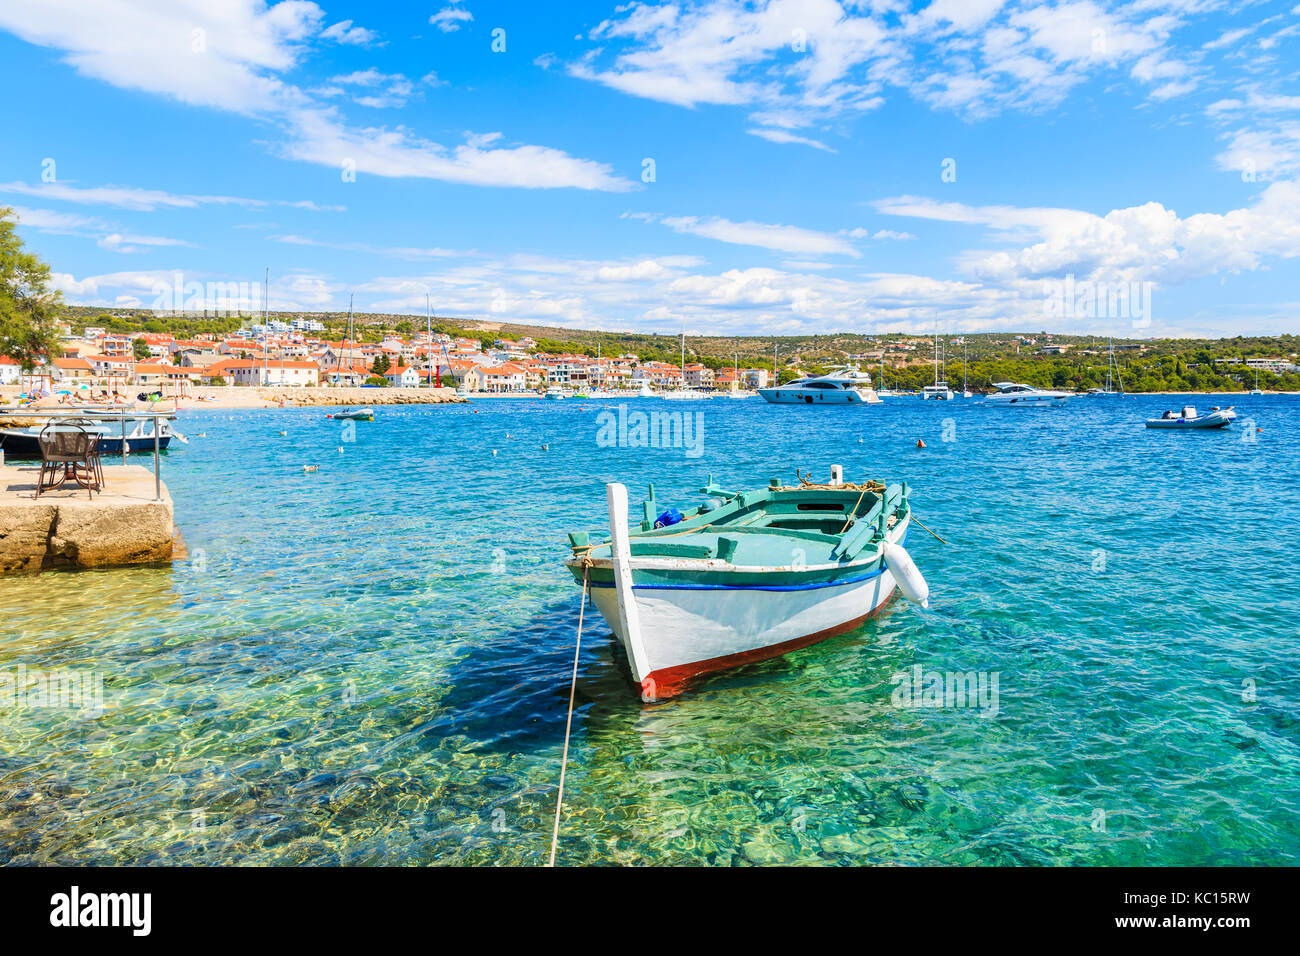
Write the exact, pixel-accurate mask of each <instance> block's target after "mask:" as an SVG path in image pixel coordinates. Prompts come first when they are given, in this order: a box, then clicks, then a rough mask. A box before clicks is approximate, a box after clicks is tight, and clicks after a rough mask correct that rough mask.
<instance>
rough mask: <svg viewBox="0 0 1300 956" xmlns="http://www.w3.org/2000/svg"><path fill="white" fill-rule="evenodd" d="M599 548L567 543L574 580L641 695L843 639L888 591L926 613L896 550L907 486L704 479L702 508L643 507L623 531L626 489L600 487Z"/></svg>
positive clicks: (906, 520)
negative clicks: (619, 649)
mask: <svg viewBox="0 0 1300 956" xmlns="http://www.w3.org/2000/svg"><path fill="white" fill-rule="evenodd" d="M605 491H606V499H607V502H608V506H609V525H610V540H609V541H607V542H606V541H602V542H595V541H593V535H591V534H588V533H586V532H579V533H576V534H570V535H569V543H570V546H571V547H572V549H573V556H572V557H571V558H570V559H569V560H567V561H566V562H565V564H566V565H567V567H568V568H569V570H570V572H571V573H572V574H573V577H574V579H575V580H576V581H577V582H578V583H579V584H583V583H585V584H586V585H587V586H588V587H589V588H590V593H591V600H592V603H594V604H595V606H596V609H597V610H598V611H599V612H600V614H601V616H602V617H603V618H604V619H605V621H606V623H607V624H608V625H609V626H610V628H611V629H612V630H613V632H614V634H615V636H616V637H617V638H618V639H619V641H620V642H621V643H622V644H623V647H624V650H625V651H626V652H627V658H628V661H629V663H630V664H631V668H632V674H633V677H634V678H635V679H636V681H637V682H638V683H639V684H640V685H641V696H642V699H643V700H658V699H663V698H666V697H672V696H675V695H676V694H679V693H681V692H682V690H684V689H685V685H686V683H687V682H688V681H689V680H690V679H691V678H693V677H695V676H697V675H699V674H705V673H709V672H713V671H720V670H725V669H727V668H731V667H737V666H740V665H742V664H748V663H751V662H753V661H760V660H765V659H767V658H771V657H777V656H780V655H782V654H785V653H788V652H789V651H793V650H796V649H798V648H801V647H807V646H808V645H810V644H815V643H816V642H818V641H821V640H825V639H826V638H828V637H833V636H834V635H836V634H842V633H844V632H846V631H850V630H852V629H853V628H855V627H857V626H858V625H860V624H862V622H864V621H865V620H866V619H867V618H868V617H869V616H870V615H872V614H873V613H875V612H876V611H879V610H880V609H881V608H882V607H884V605H885V603H886V602H887V601H888V600H889V599H890V597H891V596H892V595H893V593H894V589H895V587H898V588H899V589H900V590H902V591H903V593H904V594H905V595H906V596H907V597H908V598H909V599H910V600H912V601H915V602H916V603H918V604H920V605H921V606H922V607H926V606H928V595H929V589H928V587H927V585H926V583H925V579H924V578H923V577H922V576H921V573H920V572H919V571H918V570H917V569H916V565H915V564H914V563H913V562H912V560H911V558H910V557H909V556H908V554H907V552H906V551H905V550H904V549H903V544H904V542H905V541H906V540H907V533H908V526H909V524H910V522H911V508H910V505H909V504H908V491H909V489H908V486H907V485H906V484H895V485H889V486H888V487H886V486H885V485H884V484H882V483H880V482H875V481H869V482H866V483H865V484H846V483H844V482H843V480H842V478H841V472H840V469H839V467H838V466H836V467H835V468H834V469H832V478H831V481H830V482H829V483H827V484H813V483H811V482H809V481H807V480H805V479H803V478H802V477H801V478H800V483H799V484H798V485H795V486H785V485H783V484H782V483H781V482H780V481H779V480H778V479H775V478H773V479H772V480H771V483H770V485H769V486H768V487H767V488H762V489H759V490H756V491H746V492H734V491H726V490H724V489H722V488H719V487H718V486H716V485H715V484H714V483H713V480H712V478H710V479H709V481H708V483H707V484H706V485H705V486H704V487H703V488H701V489H700V491H701V493H702V494H705V495H707V496H709V500H708V501H706V502H705V503H704V504H702V505H700V506H698V507H693V508H687V509H686V510H678V509H677V508H672V507H665V506H664V504H663V503H661V502H656V501H655V500H654V487H653V486H651V488H650V498H649V500H648V501H646V502H645V503H644V504H643V505H642V516H641V522H640V526H639V527H637V528H633V529H631V530H629V528H628V513H627V489H626V488H625V487H624V486H623V485H621V484H609V485H606V486H605Z"/></svg>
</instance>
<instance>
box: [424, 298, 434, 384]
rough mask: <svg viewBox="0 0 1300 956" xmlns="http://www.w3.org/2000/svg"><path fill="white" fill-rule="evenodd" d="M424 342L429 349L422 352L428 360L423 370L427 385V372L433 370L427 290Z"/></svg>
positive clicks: (431, 330) (431, 316)
mask: <svg viewBox="0 0 1300 956" xmlns="http://www.w3.org/2000/svg"><path fill="white" fill-rule="evenodd" d="M424 344H425V346H426V347H427V348H428V350H429V351H427V352H425V353H424V354H425V355H426V356H428V361H427V362H426V363H425V365H427V366H428V367H427V368H426V369H425V370H424V371H425V376H424V382H425V384H426V385H428V384H430V382H429V375H428V373H429V372H432V371H433V313H432V312H431V311H429V293H427V292H426V293H425V294H424Z"/></svg>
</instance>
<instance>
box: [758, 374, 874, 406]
mask: <svg viewBox="0 0 1300 956" xmlns="http://www.w3.org/2000/svg"><path fill="white" fill-rule="evenodd" d="M758 394H760V395H762V396H763V398H764V399H766V400H767V401H769V402H775V403H777V404H783V403H789V402H797V403H801V404H805V405H855V404H858V403H865V404H868V405H873V404H876V403H878V402H879V401H880V399H879V398H878V397H877V396H876V392H875V389H873V388H872V387H871V376H870V375H868V374H867V373H866V372H864V371H862V370H861V369H859V368H858V367H857V366H856V365H845V366H843V367H842V368H834V369H831V370H830V371H829V372H827V373H826V374H825V375H810V376H808V377H806V378H798V379H795V380H794V381H793V382H787V383H786V384H784V385H781V386H779V387H777V388H760V389H759V390H758Z"/></svg>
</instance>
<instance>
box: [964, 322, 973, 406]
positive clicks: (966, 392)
mask: <svg viewBox="0 0 1300 956" xmlns="http://www.w3.org/2000/svg"><path fill="white" fill-rule="evenodd" d="M966 352H967V349H966V336H964V335H963V336H962V337H961V397H962V398H971V397H973V393H972V392H971V390H970V389H969V388H968V387H967V385H966Z"/></svg>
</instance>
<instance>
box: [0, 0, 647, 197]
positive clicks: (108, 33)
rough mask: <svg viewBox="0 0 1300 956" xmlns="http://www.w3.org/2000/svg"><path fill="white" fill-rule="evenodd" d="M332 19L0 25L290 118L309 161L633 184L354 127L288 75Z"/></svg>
mask: <svg viewBox="0 0 1300 956" xmlns="http://www.w3.org/2000/svg"><path fill="white" fill-rule="evenodd" d="M448 9H449V10H451V9H453V8H448ZM444 12H446V11H444ZM459 14H467V12H466V11H463V10H461V11H458V16H459ZM435 16H436V15H435ZM323 19H324V13H323V11H322V10H321V9H320V7H319V6H317V5H316V4H315V3H312V2H308V0H282V2H280V3H277V4H274V5H271V6H267V5H265V4H264V3H262V2H261V0H137V2H133V3H129V4H128V3H84V2H78V0H40V2H18V3H6V4H3V5H0V28H3V29H7V30H9V31H11V32H13V33H15V34H17V35H18V36H19V37H21V38H22V39H24V40H26V41H28V42H30V43H35V44H38V45H41V46H47V47H53V48H55V49H58V50H61V51H63V54H64V59H65V61H66V62H67V63H69V64H70V65H71V66H73V67H74V68H75V69H76V70H78V71H79V72H80V73H82V74H84V75H86V76H89V77H92V78H94V79H98V80H103V81H105V82H107V83H110V84H112V85H114V86H118V87H122V88H124V89H132V90H141V91H144V92H147V93H153V94H158V95H161V96H166V97H169V98H171V99H174V100H178V101H180V102H182V103H186V104H189V105H195V106H207V107H213V108H217V109H222V110H226V111H230V112H235V113H242V114H246V115H250V116H256V117H259V118H262V119H268V120H271V121H272V122H276V123H279V124H282V125H283V126H284V128H285V130H284V131H285V133H286V134H287V137H288V139H289V140H290V143H289V145H288V146H287V147H286V148H285V149H284V154H285V155H287V156H290V157H292V158H294V159H298V160H301V161H304V162H313V163H321V164H325V165H331V166H337V165H338V164H339V163H340V162H341V161H342V160H343V159H348V158H351V159H355V160H357V163H358V169H361V170H363V171H366V172H371V173H374V174H376V175H382V176H412V177H424V178H430V179H445V180H447V181H449V182H456V183H466V184H472V185H481V186H517V187H522V188H555V187H573V188H579V189H599V190H611V191H622V190H626V189H629V188H632V186H633V184H632V183H630V182H629V181H626V180H623V179H620V178H618V177H616V176H614V175H613V174H612V172H611V171H610V170H609V168H608V167H607V166H605V165H604V164H602V163H599V162H596V161H593V160H585V159H579V158H575V157H572V156H569V155H568V154H567V153H565V152H563V151H561V150H558V149H554V148H551V147H547V146H533V145H519V146H514V147H510V148H499V149H477V148H474V147H473V146H470V145H463V146H459V147H453V148H450V149H449V148H446V147H443V146H441V145H439V144H437V143H434V142H431V141H428V140H425V139H422V138H420V137H418V136H417V135H415V134H414V133H412V132H411V131H409V130H407V129H405V128H399V129H397V130H393V131H389V130H386V129H372V128H363V129H349V128H347V127H346V126H345V125H344V124H343V121H342V120H341V118H340V117H339V116H338V114H337V113H335V112H333V111H331V110H329V109H328V108H326V107H323V106H321V105H320V103H319V101H317V100H315V99H313V97H312V96H311V95H310V94H308V93H306V92H304V91H303V90H301V89H299V88H298V87H296V86H294V85H292V84H290V83H287V82H285V81H284V80H282V79H281V77H280V74H284V73H287V72H288V71H290V70H292V69H294V68H295V67H297V66H298V65H299V61H300V60H301V59H302V57H303V56H304V53H305V51H306V50H307V49H308V48H309V46H310V44H311V42H312V41H313V40H314V39H318V38H319V36H318V35H319V34H320V32H321V31H320V27H321V24H322V22H323ZM461 19H462V20H463V19H465V17H461ZM357 29H359V28H355V27H350V26H349V27H347V28H346V29H344V28H343V27H342V25H341V24H335V25H334V26H333V27H330V28H329V29H328V30H327V31H326V32H329V33H331V36H330V37H328V38H327V39H332V40H337V39H339V38H340V37H343V38H352V37H355V36H358V34H356V32H355V31H356V30H357ZM349 42H351V41H350V40H349ZM366 99H367V102H366V103H364V104H363V105H368V106H388V105H393V104H394V102H395V97H393V95H392V94H391V91H390V93H389V94H387V95H380V96H370V97H367V98H366Z"/></svg>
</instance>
